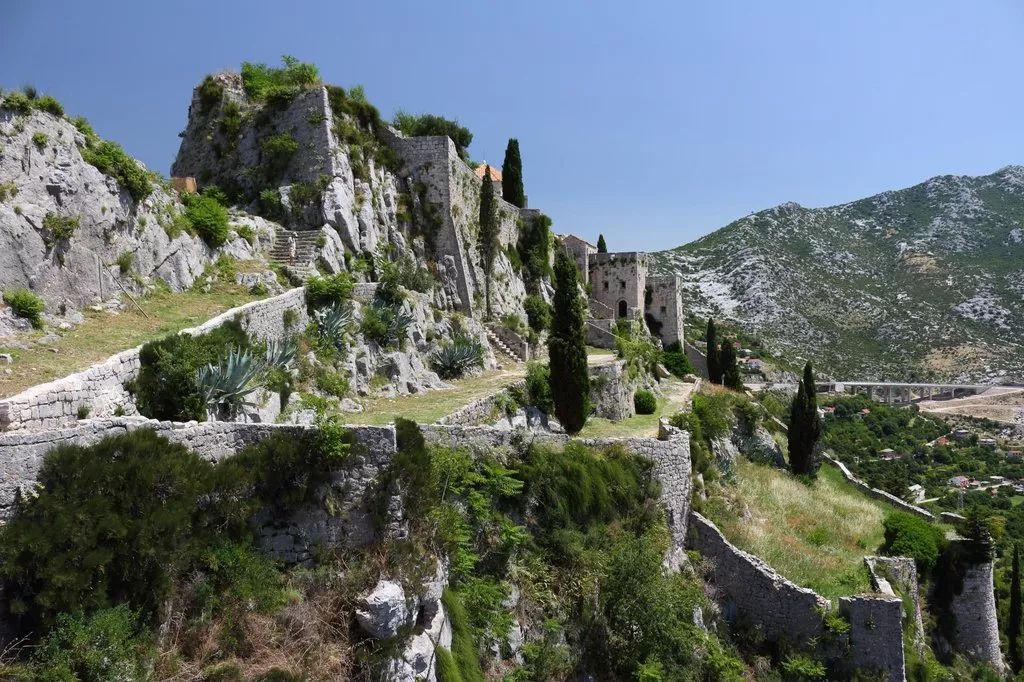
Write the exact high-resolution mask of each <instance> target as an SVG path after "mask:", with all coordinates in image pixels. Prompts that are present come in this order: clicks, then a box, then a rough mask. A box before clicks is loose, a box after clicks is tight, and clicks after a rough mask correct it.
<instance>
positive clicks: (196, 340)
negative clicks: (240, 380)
mask: <svg viewBox="0 0 1024 682" xmlns="http://www.w3.org/2000/svg"><path fill="white" fill-rule="evenodd" d="M231 347H234V348H238V349H245V348H248V347H249V338H248V336H247V335H246V334H245V332H244V331H243V330H242V328H241V326H240V325H239V324H238V323H237V322H229V323H226V324H223V325H221V326H220V327H217V328H216V329H213V330H211V331H210V332H209V333H207V334H203V335H201V336H191V335H188V334H171V335H169V336H166V337H164V338H163V339H159V340H156V341H150V342H149V343H147V344H146V345H144V346H143V347H142V350H141V351H140V353H139V362H140V365H141V366H140V368H139V375H138V377H137V378H136V379H135V381H134V382H133V383H132V385H131V390H132V391H133V392H134V394H135V402H136V404H137V405H138V408H139V412H140V413H142V414H143V415H145V416H147V417H151V418H154V419H168V420H173V421H189V420H191V419H195V420H197V421H203V420H205V419H206V401H205V398H204V395H203V393H202V391H201V389H200V387H199V384H198V381H197V373H198V371H199V368H200V367H203V366H205V365H207V364H209V363H216V362H219V361H220V359H221V357H222V356H223V355H224V354H226V353H227V350H228V349H229V348H231Z"/></svg>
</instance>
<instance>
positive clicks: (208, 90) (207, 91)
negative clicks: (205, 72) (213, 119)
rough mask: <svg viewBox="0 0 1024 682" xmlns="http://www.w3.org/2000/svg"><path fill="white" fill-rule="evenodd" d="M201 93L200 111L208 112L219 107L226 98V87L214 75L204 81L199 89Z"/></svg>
mask: <svg viewBox="0 0 1024 682" xmlns="http://www.w3.org/2000/svg"><path fill="white" fill-rule="evenodd" d="M197 91H198V93H199V110H200V111H201V112H206V111H209V110H210V109H212V108H213V107H215V106H217V105H218V104H219V103H220V100H221V98H222V97H223V96H224V86H223V85H221V84H220V82H219V81H218V80H217V79H216V78H214V77H213V76H212V75H209V76H207V77H206V78H204V79H203V82H202V83H200V84H199V87H198V88H197Z"/></svg>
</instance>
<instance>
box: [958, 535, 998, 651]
mask: <svg viewBox="0 0 1024 682" xmlns="http://www.w3.org/2000/svg"><path fill="white" fill-rule="evenodd" d="M965 543H966V541H963V540H953V541H951V542H950V545H951V548H950V550H947V551H952V552H953V553H954V555H959V556H961V557H966V556H970V555H971V553H972V552H971V551H970V549H969V548H966V547H965V549H964V550H963V551H957V548H956V545H965ZM993 569H994V564H993V562H992V561H991V560H989V561H984V562H981V563H968V564H967V565H966V566H963V567H962V568H961V570H962V572H963V579H962V582H961V584H960V590H959V591H954V594H953V598H952V601H951V602H950V604H949V609H950V613H951V615H952V617H953V633H952V634H953V642H951V644H952V645H953V649H954V650H955V651H956V652H957V653H958V654H962V655H964V656H965V657H966V658H967V659H969V660H971V661H975V662H978V663H985V664H988V665H990V666H992V667H993V668H995V669H996V670H1000V671H1001V670H1002V669H1003V658H1002V653H1001V652H1000V650H999V623H998V621H997V619H996V598H995V592H994V590H993V572H994V571H993Z"/></svg>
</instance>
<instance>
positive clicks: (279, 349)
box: [263, 339, 298, 369]
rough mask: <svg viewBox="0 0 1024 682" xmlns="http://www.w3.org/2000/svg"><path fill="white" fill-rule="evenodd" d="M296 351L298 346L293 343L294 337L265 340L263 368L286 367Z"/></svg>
mask: <svg viewBox="0 0 1024 682" xmlns="http://www.w3.org/2000/svg"><path fill="white" fill-rule="evenodd" d="M296 353H298V346H296V345H295V340H294V339H288V340H286V341H267V352H266V355H265V356H264V360H263V362H264V368H265V369H274V368H276V367H280V368H282V369H287V368H288V366H289V365H291V364H292V362H293V361H294V360H295V354H296Z"/></svg>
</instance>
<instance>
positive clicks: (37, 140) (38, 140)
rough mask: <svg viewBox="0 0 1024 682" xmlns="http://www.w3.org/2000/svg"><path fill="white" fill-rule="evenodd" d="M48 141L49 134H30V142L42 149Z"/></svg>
mask: <svg viewBox="0 0 1024 682" xmlns="http://www.w3.org/2000/svg"><path fill="white" fill-rule="evenodd" d="M49 141H50V138H49V136H48V135H47V134H46V133H34V134H33V135H32V144H34V145H35V146H37V147H39V148H40V149H42V148H43V147H45V146H46V143H47V142H49Z"/></svg>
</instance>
